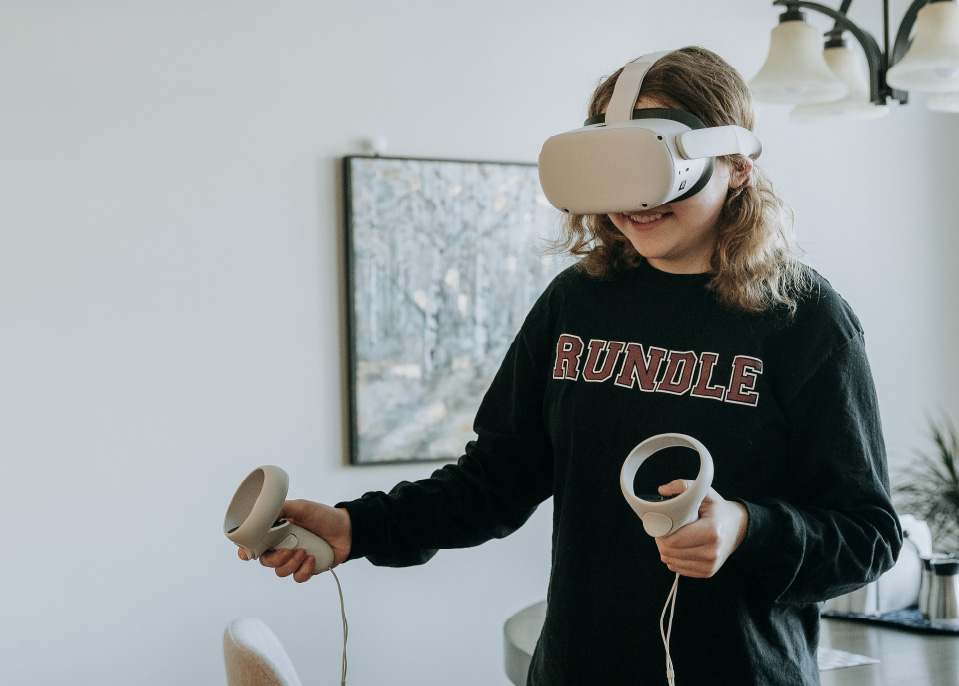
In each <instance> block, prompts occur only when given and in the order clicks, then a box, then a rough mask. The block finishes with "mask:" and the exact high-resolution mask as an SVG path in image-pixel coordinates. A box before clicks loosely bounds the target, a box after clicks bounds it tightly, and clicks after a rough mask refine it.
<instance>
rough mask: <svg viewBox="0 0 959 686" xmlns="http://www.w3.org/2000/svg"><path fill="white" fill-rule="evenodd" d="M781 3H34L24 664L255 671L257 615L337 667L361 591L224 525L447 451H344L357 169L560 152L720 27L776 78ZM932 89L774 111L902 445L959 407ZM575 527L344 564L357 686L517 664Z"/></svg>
mask: <svg viewBox="0 0 959 686" xmlns="http://www.w3.org/2000/svg"><path fill="white" fill-rule="evenodd" d="M864 5H867V4H866V3H864ZM859 9H860V10H862V8H859ZM865 9H867V10H868V9H870V8H869V7H868V6H866V7H865ZM875 13H876V14H878V11H876V12H875ZM777 15H778V10H776V9H773V8H772V7H771V6H769V5H767V4H766V3H762V2H755V1H753V0H729V1H728V2H724V3H716V2H712V1H710V0H675V1H673V2H669V3H665V2H662V3H650V2H636V1H635V0H631V1H629V2H626V1H623V0H610V1H609V2H607V3H605V4H603V5H602V8H601V9H600V7H599V6H597V5H584V4H583V3H582V2H571V1H552V2H546V1H545V0H540V1H534V0H508V1H507V0H491V1H489V2H485V3H451V2H440V1H439V0H410V1H408V2H402V3H400V2H385V1H384V0H365V1H364V0H359V1H356V2H338V3H333V2H322V1H321V2H317V1H316V0H313V1H311V2H305V1H302V0H287V1H286V2H253V1H252V0H232V1H231V2H225V1H222V0H220V1H218V0H194V1H189V2H187V1H185V0H173V1H169V2H137V3H132V2H126V1H122V0H90V1H88V2H83V3H75V2H65V1H61V2H56V1H50V0H34V1H33V2H30V3H25V2H23V3H14V2H5V3H3V6H2V7H0V317H2V320H0V321H2V322H3V325H2V330H0V456H2V458H3V464H4V467H5V472H6V473H5V474H4V476H3V477H2V478H0V511H2V520H3V522H4V523H5V528H4V531H5V536H4V538H5V540H6V550H5V553H4V555H3V557H4V563H3V565H2V567H0V582H2V583H0V600H2V602H0V607H2V608H3V611H2V612H3V617H4V621H3V622H2V623H0V664H2V665H3V671H4V677H3V680H4V681H5V682H8V683H25V684H47V683H49V684H52V683H72V684H77V683H79V684H88V683H89V684H94V683H96V684H117V685H119V684H139V685H141V686H161V685H163V686H165V685H166V684H170V683H178V684H211V683H213V684H216V683H224V680H225V679H224V676H223V668H222V661H221V660H222V659H221V653H220V643H219V641H220V635H221V633H222V630H223V628H224V626H225V625H226V624H227V622H229V620H231V619H232V618H234V617H241V616H255V617H260V618H262V619H263V620H265V621H266V622H267V623H268V624H269V625H270V626H271V627H273V629H274V630H275V631H276V633H277V634H278V635H279V636H280V638H281V639H282V641H283V642H284V644H285V645H286V646H287V648H288V650H289V652H290V654H291V656H292V658H293V660H294V662H295V663H296V665H297V667H298V669H299V671H300V673H301V676H302V677H303V678H304V681H305V682H308V683H322V682H332V681H333V680H334V679H335V678H336V676H337V674H338V670H339V653H340V626H339V615H338V612H339V608H338V603H337V599H336V592H335V589H334V586H333V580H332V579H331V578H329V577H328V576H324V577H320V578H317V579H315V580H313V581H312V582H311V583H310V584H308V585H306V586H297V585H295V584H293V583H291V582H289V581H282V582H281V581H278V580H275V579H273V578H272V577H271V575H270V574H269V573H267V572H265V571H264V570H261V569H260V568H259V566H258V565H255V564H250V565H244V564H241V563H240V562H238V561H237V560H236V558H235V551H234V548H233V546H232V545H231V544H229V542H228V541H227V540H226V539H225V538H224V537H223V535H222V533H221V531H220V526H221V522H222V518H223V513H224V509H225V507H226V504H227V503H228V501H229V499H230V497H231V495H232V493H233V489H234V488H235V487H236V485H237V484H238V482H239V480H240V479H241V478H242V477H243V476H245V475H246V473H247V472H248V471H249V470H250V469H252V468H253V467H255V466H257V465H260V464H264V463H275V464H280V465H283V466H284V467H285V468H286V469H287V471H288V472H289V473H290V475H291V478H292V490H291V497H308V498H312V499H317V500H322V501H327V502H335V501H337V500H339V499H343V498H348V497H353V496H356V495H359V494H360V493H362V492H364V491H366V490H372V489H382V488H388V487H390V486H391V485H392V484H394V483H395V482H396V481H398V480H400V479H412V478H419V477H421V476H425V475H427V474H428V473H429V472H430V471H431V469H432V467H431V466H423V465H419V466H406V467H378V468H368V469H355V468H350V467H347V466H344V454H345V435H344V427H345V425H346V424H345V421H346V420H345V417H344V410H343V404H342V388H343V336H342V334H341V324H342V305H341V301H342V297H343V296H342V290H341V270H342V266H341V258H340V255H341V250H342V238H341V226H340V202H341V200H340V191H339V190H338V179H337V165H338V162H337V158H339V157H340V156H342V155H344V154H351V153H356V152H359V151H360V148H359V141H360V140H361V139H362V138H364V137H367V136H371V135H383V136H385V137H386V138H387V139H388V141H389V145H390V147H389V153H390V154H394V155H409V156H425V157H429V156H433V157H452V158H483V159H504V160H527V161H534V160H535V159H536V156H537V154H538V152H539V146H540V144H541V143H542V141H543V140H544V139H545V138H546V137H547V136H549V135H551V134H553V133H556V132H559V131H562V130H566V129H568V128H572V127H574V126H576V125H578V122H579V121H580V120H581V119H582V115H583V109H584V103H585V100H586V98H587V96H588V94H589V93H590V92H591V89H592V88H593V86H594V85H595V83H596V80H597V79H598V78H599V77H600V76H601V75H603V74H607V73H609V72H611V71H613V70H614V69H615V68H617V67H618V66H620V65H621V64H622V63H624V62H625V61H627V60H628V59H630V58H632V57H635V56H637V55H639V54H641V53H643V52H647V51H651V50H658V49H664V48H669V47H674V46H680V45H684V44H701V45H705V46H706V47H709V48H711V49H714V50H716V51H718V52H719V53H721V54H722V55H724V56H725V57H726V58H727V59H728V60H729V61H730V62H731V63H732V64H733V65H734V66H736V67H738V68H739V69H740V70H741V71H742V72H743V73H744V74H745V75H746V76H747V77H748V76H752V75H753V74H755V72H756V71H757V70H758V69H759V67H760V66H761V64H762V61H763V59H764V58H765V52H766V46H767V42H768V35H769V31H770V30H771V29H772V27H773V26H774V25H775V23H776V17H777ZM861 18H862V20H863V21H864V23H865V24H866V25H867V27H869V28H871V29H872V30H875V29H876V28H877V26H876V24H877V23H878V20H879V17H878V16H876V17H873V16H871V15H870V14H869V13H868V12H866V13H865V14H864V16H863V17H861ZM825 28H827V27H826V25H825V24H824V25H823V29H825ZM923 101H924V98H923V96H917V97H916V98H915V103H914V104H912V105H910V106H908V107H906V108H901V109H898V110H897V111H894V112H893V113H892V114H891V115H890V116H889V117H888V118H887V119H885V120H883V121H880V122H875V123H871V124H863V125H861V126H842V127H835V128H815V127H801V126H799V125H793V124H790V123H789V121H788V119H787V117H786V113H785V110H784V109H782V108H778V107H774V106H763V108H762V125H761V129H760V135H761V137H762V139H763V141H764V144H765V148H766V152H765V154H764V156H763V161H764V162H765V163H766V166H767V167H768V168H769V169H770V170H771V171H772V173H773V175H774V178H776V179H777V181H778V187H779V188H780V189H781V190H782V191H783V193H784V194H785V195H786V196H787V198H789V199H790V201H791V202H792V203H793V205H794V206H795V208H796V210H797V217H798V224H799V229H800V233H801V235H802V240H803V244H804V246H805V247H806V249H807V250H808V254H809V261H810V262H811V263H812V264H813V265H815V266H816V267H817V268H819V269H820V270H821V271H822V272H823V273H824V274H825V275H826V276H827V277H828V278H829V279H830V280H831V281H832V282H833V284H834V285H835V286H836V287H837V288H838V289H839V290H840V292H841V293H843V294H844V295H845V297H846V298H847V300H849V301H850V303H851V304H852V305H853V307H854V308H855V309H856V311H857V312H858V313H859V315H860V317H861V319H862V321H863V323H864V325H865V327H866V330H867V333H868V344H869V352H870V354H871V359H872V364H873V367H874V371H875V376H876V381H877V385H878V387H879V391H880V395H881V402H882V409H883V412H884V421H885V426H886V430H887V438H888V442H889V446H890V450H891V454H892V459H893V462H894V464H896V465H901V464H903V463H904V461H905V459H906V457H907V452H908V451H909V449H910V448H911V447H912V446H913V445H916V444H917V443H921V442H922V440H923V431H924V419H923V417H924V413H925V412H926V411H929V410H935V409H937V408H940V407H941V408H945V409H946V410H948V411H949V412H951V413H952V415H953V416H954V417H955V416H956V411H957V409H959V401H957V397H956V394H955V392H954V389H955V388H956V386H957V383H959V362H957V360H956V356H955V354H954V350H955V344H954V341H955V339H956V334H957V333H959V307H957V305H959V293H957V291H959V288H957V280H956V276H955V272H954V269H953V266H952V262H953V259H954V258H953V256H954V255H956V254H957V248H959V241H957V238H956V234H955V230H954V229H955V219H954V218H955V216H956V214H957V200H956V193H955V188H956V186H957V181H959V169H957V163H956V161H955V159H954V157H953V156H952V153H953V152H954V151H955V149H956V144H957V142H959V123H957V122H959V119H956V118H949V117H948V116H946V115H941V114H935V113H931V112H928V111H927V110H926V109H925V108H924V107H923V106H922V104H923ZM549 525H550V506H549V504H546V505H544V506H543V507H542V508H541V510H540V511H539V512H538V513H537V514H536V515H535V516H534V518H533V520H532V521H531V522H530V523H529V524H528V525H527V526H526V527H524V528H523V529H522V530H521V531H520V532H518V533H517V534H515V535H514V536H512V537H510V538H509V539H506V540H504V541H499V542H494V543H490V544H487V545H485V546H483V547H481V548H479V549H475V550H470V551H455V552H443V553H441V554H440V555H439V556H438V557H437V558H436V559H435V560H434V561H433V562H431V563H430V564H429V565H426V566H425V567H422V568H416V569H405V570H385V569H375V568H373V567H372V566H370V565H369V564H367V563H366V562H356V563H351V564H349V565H347V566H345V567H344V568H343V570H342V574H341V578H342V581H343V584H344V587H345V588H344V591H345V594H346V602H347V614H348V616H349V619H350V623H351V628H352V632H351V646H350V657H351V661H350V662H351V675H352V676H351V678H350V682H351V683H354V684H376V683H380V684H382V683H413V682H415V683H419V684H436V685H437V686H438V685H440V684H449V683H457V684H462V685H463V686H469V685H474V684H475V685H476V686H479V685H480V684H482V685H484V686H488V685H489V684H497V683H499V684H505V683H506V679H505V676H504V675H503V672H502V647H501V645H502V643H501V641H502V638H501V637H502V633H501V626H502V622H503V621H504V620H505V619H506V618H507V617H508V616H509V615H510V614H512V613H513V612H515V611H517V610H519V609H521V608H522V607H524V606H526V605H528V604H531V603H533V602H535V601H537V600H539V599H540V598H542V597H543V596H544V594H545V590H546V583H547V579H548V571H549V569H548V564H549V559H548V558H549V528H550V526H549ZM583 554H584V555H589V554H600V551H589V550H584V551H583Z"/></svg>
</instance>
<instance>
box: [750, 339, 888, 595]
mask: <svg viewBox="0 0 959 686" xmlns="http://www.w3.org/2000/svg"><path fill="white" fill-rule="evenodd" d="M787 419H788V422H789V427H790V428H789V432H790V436H789V439H790V440H789V444H790V445H791V446H792V448H791V449H790V452H791V454H790V455H789V461H790V469H789V473H790V476H791V479H792V483H793V489H792V495H791V497H790V498H789V502H785V501H783V500H777V499H767V500H760V501H758V502H743V505H744V506H745V507H746V510H747V512H748V523H747V529H746V535H745V538H744V539H743V542H742V544H741V546H740V547H739V548H738V549H737V550H736V552H735V553H734V554H733V557H732V559H734V560H736V561H737V562H738V564H739V565H740V567H741V568H742V570H743V572H744V573H745V574H748V575H750V576H752V577H753V578H755V579H756V580H757V581H759V582H760V583H761V584H762V585H763V586H764V587H765V589H766V590H767V591H768V592H769V593H770V594H771V595H772V596H773V597H774V598H775V599H776V600H777V601H779V602H786V603H814V602H819V601H823V600H827V599H829V598H833V597H836V596H839V595H842V594H844V593H848V592H850V591H853V590H855V589H857V588H860V587H862V586H864V585H865V584H867V583H869V582H871V581H873V580H875V579H876V578H878V577H879V576H880V575H881V574H882V573H883V572H884V571H886V570H887V569H889V568H890V567H892V565H893V564H894V563H895V561H896V558H897V556H898V554H899V549H900V547H901V546H902V530H901V528H900V525H899V519H898V517H897V516H896V513H895V511H894V509H893V507H892V503H891V499H890V493H889V476H888V472H887V466H886V455H885V445H884V441H883V437H882V427H881V426H880V420H879V408H878V402H877V399H876V392H875V388H874V386H873V381H872V375H871V373H870V370H869V364H868V361H867V359H866V354H865V347H864V343H863V339H862V335H861V333H860V334H859V335H856V336H854V337H853V338H852V339H851V340H850V341H849V342H848V343H847V344H846V345H845V346H843V347H842V348H840V349H839V350H837V351H836V352H835V353H833V355H832V356H831V357H829V358H828V359H827V360H826V361H825V362H824V363H823V364H822V366H821V367H820V368H819V369H818V370H817V371H816V373H815V374H814V375H813V376H812V377H811V378H810V379H809V380H808V381H807V382H806V383H805V384H804V386H803V387H802V388H801V389H800V391H799V392H798V394H797V395H796V396H795V397H794V398H793V400H792V401H791V402H790V403H789V405H788V407H787Z"/></svg>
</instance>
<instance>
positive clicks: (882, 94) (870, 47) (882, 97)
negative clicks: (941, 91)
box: [773, 0, 927, 105]
mask: <svg viewBox="0 0 959 686" xmlns="http://www.w3.org/2000/svg"><path fill="white" fill-rule="evenodd" d="M916 2H920V3H922V4H925V3H926V2H927V0H916ZM773 5H785V6H786V7H787V8H790V9H792V8H796V7H802V8H803V9H807V10H812V11H814V12H819V13H820V14H825V15H826V16H827V17H830V18H831V19H833V20H834V21H835V22H836V26H837V27H842V28H843V29H845V30H846V31H848V32H849V33H851V34H852V35H853V36H854V37H855V39H856V40H857V41H858V42H859V44H860V45H861V46H862V50H863V52H864V53H865V55H866V63H867V64H868V65H869V99H870V101H872V102H873V103H874V104H876V105H885V104H886V98H888V97H895V96H894V94H893V91H892V89H891V88H889V85H888V84H887V83H886V56H885V55H884V54H883V52H882V50H881V49H880V48H879V44H878V43H877V42H876V39H875V38H873V37H872V34H870V33H869V32H867V31H864V30H863V29H861V28H859V26H857V25H856V24H854V23H853V22H852V21H851V20H850V19H849V18H847V17H846V15H844V14H842V13H840V12H837V11H836V10H834V9H833V8H831V7H827V6H825V5H820V4H819V3H818V2H808V1H807V0H773ZM917 11H918V10H917ZM835 30H836V29H833V31H835ZM830 33H832V32H830ZM896 99H897V100H900V99H899V98H896ZM900 102H904V101H903V100H900Z"/></svg>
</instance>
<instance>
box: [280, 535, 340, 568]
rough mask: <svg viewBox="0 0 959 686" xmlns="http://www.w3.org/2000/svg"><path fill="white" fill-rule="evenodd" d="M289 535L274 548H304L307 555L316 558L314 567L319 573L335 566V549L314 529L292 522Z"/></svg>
mask: <svg viewBox="0 0 959 686" xmlns="http://www.w3.org/2000/svg"><path fill="white" fill-rule="evenodd" d="M287 531H288V533H289V535H288V536H287V537H286V538H284V539H283V540H282V541H280V542H279V543H277V544H276V546H274V550H278V549H280V548H288V549H290V550H296V549H297V548H302V549H303V550H305V551H306V553H307V555H312V556H313V558H314V559H315V560H316V564H315V566H314V567H313V573H314V574H319V573H320V572H325V571H326V570H328V569H329V568H330V567H332V566H333V549H332V548H331V547H330V544H329V543H327V542H326V541H324V540H323V539H322V538H320V537H319V536H317V535H316V534H315V533H313V532H312V531H308V530H306V529H304V528H303V527H302V526H297V525H296V524H290V528H289V529H288V530H287Z"/></svg>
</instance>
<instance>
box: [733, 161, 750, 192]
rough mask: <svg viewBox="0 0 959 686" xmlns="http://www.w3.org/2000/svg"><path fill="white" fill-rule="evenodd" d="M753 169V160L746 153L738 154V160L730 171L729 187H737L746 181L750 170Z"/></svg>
mask: <svg viewBox="0 0 959 686" xmlns="http://www.w3.org/2000/svg"><path fill="white" fill-rule="evenodd" d="M752 170H753V161H752V160H751V159H749V158H748V157H746V156H745V155H737V156H736V162H735V164H734V165H733V167H732V169H731V170H730V172H729V187H730V189H737V188H739V187H740V186H742V185H743V184H744V183H746V180H747V179H748V178H749V172H751V171H752Z"/></svg>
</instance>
